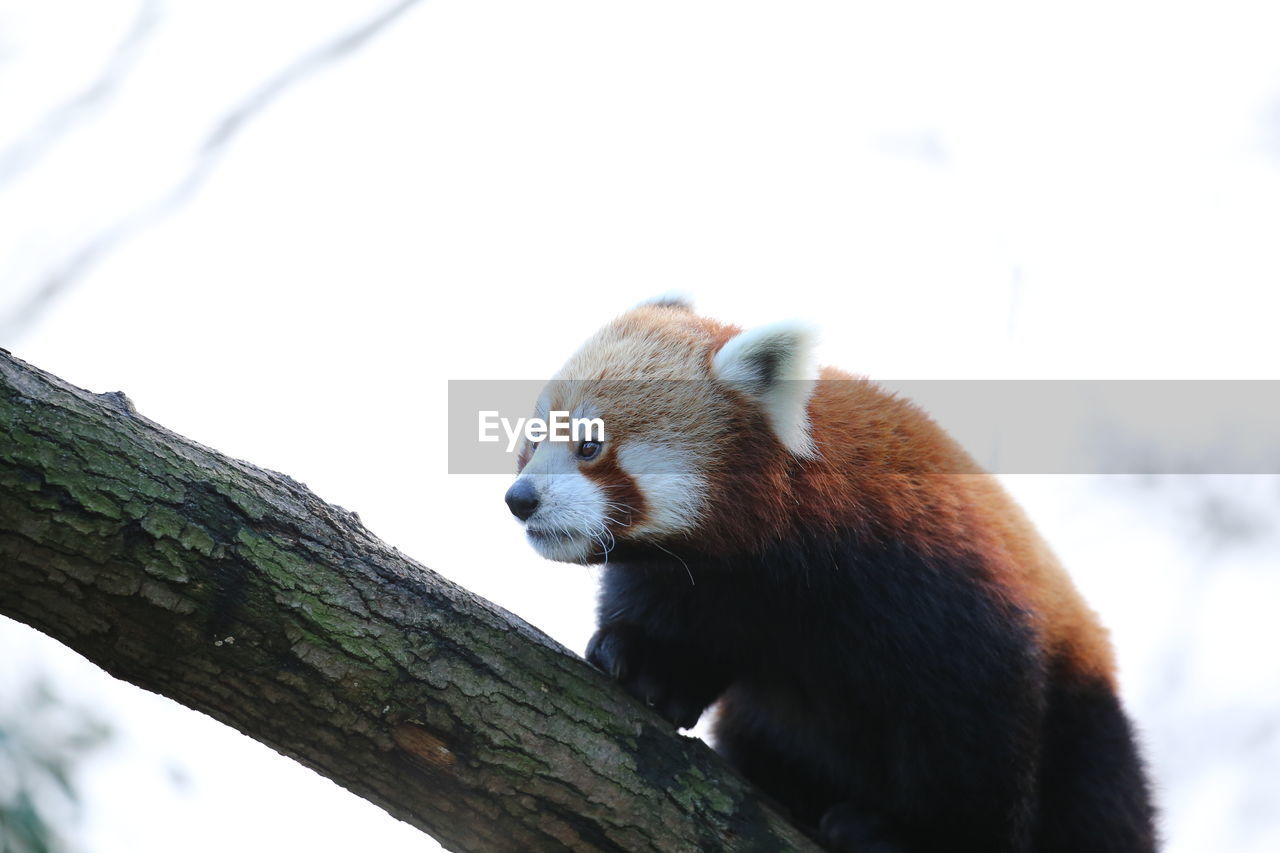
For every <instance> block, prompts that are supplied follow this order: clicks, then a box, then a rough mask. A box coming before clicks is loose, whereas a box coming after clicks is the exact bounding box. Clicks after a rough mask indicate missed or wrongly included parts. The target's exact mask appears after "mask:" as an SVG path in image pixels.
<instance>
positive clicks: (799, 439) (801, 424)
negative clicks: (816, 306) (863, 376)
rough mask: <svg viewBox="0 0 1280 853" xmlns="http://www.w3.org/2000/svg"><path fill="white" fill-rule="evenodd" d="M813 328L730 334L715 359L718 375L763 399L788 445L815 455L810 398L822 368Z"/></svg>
mask: <svg viewBox="0 0 1280 853" xmlns="http://www.w3.org/2000/svg"><path fill="white" fill-rule="evenodd" d="M813 341H814V334H813V330H812V329H810V328H809V327H808V326H806V325H803V324H801V323H792V322H788V323H773V324H771V325H768V326H760V327H759V328H755V329H748V330H747V331H745V332H742V333H741V334H739V335H737V336H735V337H733V338H730V339H729V342H728V343H726V344H725V345H724V346H723V347H721V348H720V351H719V352H718V353H716V356H715V359H714V361H712V363H711V367H712V372H713V373H714V374H715V377H716V378H717V379H719V380H720V381H721V382H724V383H725V384H727V385H731V386H733V387H734V388H737V389H738V390H739V391H741V392H743V393H744V394H747V395H748V396H750V397H753V398H755V399H756V400H758V401H759V403H760V405H761V406H762V407H763V408H764V411H765V414H766V415H767V416H768V418H769V424H770V425H771V426H772V427H773V431H774V432H775V433H777V435H778V438H779V439H781V440H782V443H783V445H785V446H786V448H787V449H788V450H790V451H791V452H792V453H794V454H795V455H796V456H816V455H817V452H818V451H817V447H816V446H815V445H814V442H813V434H812V431H811V430H810V427H809V411H808V409H809V398H810V397H811V396H812V395H813V384H814V382H815V381H816V379H817V375H816V374H817V371H816V370H815V368H814V364H813Z"/></svg>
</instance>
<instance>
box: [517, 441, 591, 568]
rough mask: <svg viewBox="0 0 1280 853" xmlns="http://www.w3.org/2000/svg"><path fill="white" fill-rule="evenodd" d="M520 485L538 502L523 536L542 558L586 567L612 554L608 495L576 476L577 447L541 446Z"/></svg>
mask: <svg viewBox="0 0 1280 853" xmlns="http://www.w3.org/2000/svg"><path fill="white" fill-rule="evenodd" d="M517 484H519V485H521V486H525V487H532V490H533V494H534V495H535V496H536V498H535V506H536V508H535V509H534V510H533V513H532V514H531V515H530V516H529V517H528V518H527V519H525V534H526V535H527V536H528V538H529V542H530V543H531V544H532V545H533V547H534V549H535V550H537V552H538V553H539V554H541V555H542V556H544V557H546V558H547V559H548V560H558V561H559V562H562V563H586V562H590V558H591V557H592V556H593V555H594V554H596V553H597V552H600V551H607V550H608V548H607V544H608V541H609V540H608V538H607V537H608V536H609V532H608V529H607V527H606V524H605V518H606V515H607V512H606V511H607V509H608V507H607V501H606V500H605V496H604V490H603V489H601V488H600V487H599V486H598V485H596V484H595V483H593V482H591V481H590V480H589V479H587V478H586V477H585V476H584V475H583V474H582V473H581V471H579V470H578V464H577V460H576V459H575V458H574V445H572V444H570V443H567V442H552V441H543V442H540V443H539V445H538V448H537V449H536V450H535V451H534V453H533V455H532V457H530V459H529V462H528V463H527V464H526V465H525V466H524V469H523V470H522V471H521V473H520V478H519V480H517ZM514 488H515V487H513V490H514ZM508 494H510V493H508Z"/></svg>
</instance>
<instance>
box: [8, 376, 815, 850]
mask: <svg viewBox="0 0 1280 853" xmlns="http://www.w3.org/2000/svg"><path fill="white" fill-rule="evenodd" d="M0 565H2V567H3V569H2V570H0V612H3V613H5V614H6V615H9V616H12V617H14V618H16V619H19V620H21V621H24V622H27V623H29V624H31V625H33V626H35V627H36V628H38V629H40V630H42V631H44V632H46V633H48V634H50V635H51V636H53V637H55V638H57V639H59V640H61V641H62V642H64V643H66V644H67V645H69V646H71V647H72V648H74V649H76V650H77V651H79V652H80V653H81V654H83V655H84V656H86V657H87V658H89V659H90V660H93V661H94V662H96V663H97V664H99V665H100V666H102V667H103V668H104V669H106V670H108V671H109V672H111V673H112V674H113V675H116V676H117V677H120V678H123V679H126V680H128V681H131V682H133V683H135V684H138V685H141V686H143V687H145V688H147V689H149V690H153V691H155V692H158V693H161V694H164V695H166V696H169V697H171V698H173V699H176V700H177V701H179V702H181V703H183V704H185V705H188V706H190V707H192V708H196V709H198V710H201V711H204V712H205V713H208V714H210V715H211V716H213V717H215V718H216V719H219V720H221V721H223V722H225V723H227V724H229V725H231V726H234V727H235V728H237V729H239V730H240V731H243V732H245V733H246V734H249V735H250V736H252V737H254V738H256V739H258V740H260V741H262V742H263V743H266V744H268V745H270V746H272V747H273V748H275V749H276V750H278V751H280V752H282V753H284V754H285V755H288V756H291V757H293V758H295V759H297V760H298V761H300V762H302V763H303V764H305V765H306V766H308V767H311V768H313V769H315V770H317V771H318V772H320V773H322V774H324V775H326V776H329V777H330V778H332V779H334V780H335V781H337V782H338V783H339V784H342V785H344V786H346V787H347V788H349V789H351V790H352V791H354V792H355V793H357V794H359V795H360V796H362V797H365V798H366V799H369V800H371V801H372V802H374V803H377V804H378V805H380V806H382V807H383V808H384V809H386V810H387V811H388V812H390V813H391V814H393V815H395V816H396V817H399V818H401V819H402V820H405V821H408V822H409V823H412V824H413V825H415V826H417V827H419V828H421V829H423V830H425V831H427V832H429V833H431V834H432V835H434V836H435V837H437V838H438V839H440V840H441V841H442V842H443V843H444V844H445V845H446V846H448V847H450V848H452V849H457V850H548V849H571V850H627V851H643V850H679V851H685V850H729V849H741V850H802V849H812V844H811V843H810V842H809V841H808V840H807V839H806V838H805V837H804V836H803V835H801V834H800V833H798V832H797V831H796V830H795V829H794V828H792V827H791V826H790V825H788V824H787V823H786V822H785V821H784V820H783V819H782V818H781V817H779V816H778V815H777V814H776V813H775V812H774V811H773V810H772V809H771V808H770V807H769V806H767V805H766V804H764V803H762V802H761V801H760V800H759V799H758V798H757V796H756V795H755V794H754V793H753V792H752V791H751V790H750V789H749V788H748V787H747V786H746V785H745V784H744V783H743V782H742V781H741V780H740V779H738V778H737V777H736V776H735V775H734V774H733V773H732V772H731V771H730V770H729V769H728V768H727V767H725V766H724V765H723V764H722V763H721V762H720V761H719V759H718V758H717V757H716V756H715V755H714V754H712V753H711V752H710V750H708V749H707V748H706V747H705V745H703V744H702V743H701V742H698V741H695V740H693V739H690V738H684V737H681V736H679V735H677V734H676V733H675V732H673V731H671V729H670V727H669V726H667V725H666V724H665V723H664V722H662V721H661V720H659V719H658V718H657V717H655V716H654V715H653V714H651V713H650V712H649V711H648V710H647V709H644V708H642V707H640V706H639V705H638V704H636V703H635V702H634V701H633V700H631V699H630V698H629V697H628V696H626V695H625V694H624V693H623V692H622V691H620V690H619V689H617V687H616V685H613V684H611V683H609V682H608V681H607V680H606V679H604V678H603V677H602V676H601V675H600V674H599V673H597V672H596V671H594V670H593V669H592V668H590V667H589V666H587V665H586V664H585V663H584V662H583V661H582V660H581V659H579V658H577V657H576V656H574V655H572V654H570V653H569V652H567V651H566V650H564V649H563V648H561V647H560V646H558V645H557V644H555V643H554V642H553V641H551V640H549V639H548V638H547V637H546V636H545V635H543V634H541V633H540V632H538V631H537V630H536V629H534V628H532V627H530V626H529V625H527V624H525V623H523V622H521V621H520V620H519V619H517V618H515V617H513V616H511V615H510V614H508V613H506V612H504V611H502V610H501V609H500V608H497V607H496V606H494V605H492V604H490V603H489V602H486V601H484V600H483V599H480V598H478V597H477V596H474V595H472V594H471V593H469V592H467V591H466V590H464V589H461V588H459V587H457V586H456V585H454V584H452V583H450V582H449V581H447V580H445V579H443V578H441V577H440V576H438V575H436V574H434V573H432V572H431V571H429V570H428V569H426V568H424V567H422V566H420V565H418V564H417V563H414V562H413V561H411V560H409V559H407V558H406V557H404V556H403V555H402V554H400V553H399V552H398V551H396V550H395V549H393V548H390V547H388V546H386V545H385V544H383V543H382V542H380V541H379V540H377V539H376V538H375V537H374V536H373V535H372V534H370V533H369V531H367V530H366V529H365V528H364V527H363V526H362V525H361V524H360V522H359V520H358V519H357V518H356V517H355V516H354V515H353V514H351V513H348V512H346V511H345V510H342V509H340V508H338V507H333V506H330V505H328V504H325V503H324V502H323V501H321V500H320V499H319V498H317V497H316V496H315V495H314V494H312V493H311V492H310V491H309V490H307V489H306V488H305V487H304V486H302V485H301V484H299V483H297V482H295V481H293V480H292V479H290V478H288V477H286V476H284V475H281V474H277V473H274V472H270V471H265V470H262V469H259V468H255V467H253V466H251V465H248V464H245V463H243V462H238V461H236V460H232V459H228V458H226V457H223V456H221V455H219V454H217V453H215V452H214V451H212V450H209V449H208V448H205V447H202V446H200V445H198V444H196V443H194V442H191V441H189V440H186V439H183V438H181V437H179V436H176V435H173V434H172V433H169V432H167V431H166V430H164V429H163V428H161V427H159V426H158V425H156V424H154V423H151V422H150V421H148V420H146V419H145V418H143V417H140V416H139V415H137V414H136V412H134V411H133V409H132V407H131V406H130V405H128V404H127V402H126V401H124V400H123V398H122V396H121V395H116V394H109V395H94V394H90V393H88V392H85V391H82V390H80V389H77V388H74V387H72V386H70V385H67V384H66V383H64V382H62V381H61V380H58V379H57V378H55V377H52V376H50V375H48V374H45V373H42V372H41V371H39V370H36V369H34V368H32V367H30V366H28V365H26V364H24V363H23V362H21V361H19V360H17V359H15V358H13V357H11V356H10V355H8V354H7V353H4V352H3V351H0Z"/></svg>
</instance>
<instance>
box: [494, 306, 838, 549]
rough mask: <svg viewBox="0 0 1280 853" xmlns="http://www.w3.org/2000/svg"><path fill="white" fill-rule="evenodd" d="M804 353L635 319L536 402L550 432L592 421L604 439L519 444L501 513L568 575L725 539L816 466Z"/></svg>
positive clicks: (795, 347) (772, 341) (661, 312)
mask: <svg viewBox="0 0 1280 853" xmlns="http://www.w3.org/2000/svg"><path fill="white" fill-rule="evenodd" d="M810 350H811V339H810V334H809V332H808V330H807V329H805V328H803V327H801V326H799V325H796V324H776V325H771V326H765V327H761V328H758V329H753V330H750V331H745V332H744V331H742V330H741V329H739V328H738V327H735V326H729V325H725V324H722V323H718V322H716V321H714V320H710V319H707V318H704V317H699V316H698V315H696V314H694V313H693V310H692V308H691V307H690V306H689V305H688V304H687V303H685V302H682V301H677V300H671V299H666V300H661V301H656V302H652V303H647V304H644V305H641V306H639V307H637V308H635V309H632V310H631V311H629V312H627V313H626V314H623V315H622V316H620V317H618V318H617V319H616V320H614V321H613V322H612V323H610V324H609V325H607V326H605V327H604V328H603V329H601V330H600V331H599V332H597V333H596V334H595V335H594V336H593V337H592V338H590V339H589V340H588V341H587V342H586V343H585V344H584V345H583V346H582V348H581V349H580V350H578V352H577V353H576V354H574V355H573V357H572V358H570V359H569V361H568V363H567V364H565V366H564V367H563V368H562V369H561V370H560V371H559V373H557V374H556V376H555V377H554V378H553V379H552V380H551V381H550V382H549V383H548V384H547V386H546V387H545V388H544V389H543V392H542V394H541V396H540V398H539V401H538V411H537V416H538V417H540V418H542V419H544V420H545V419H547V417H548V415H549V414H550V413H552V412H568V413H569V417H570V418H574V419H596V418H598V419H599V422H600V423H602V424H603V428H604V435H603V439H602V440H600V441H596V440H594V439H595V438H596V437H597V436H589V437H588V436H584V435H580V436H579V438H580V440H575V441H552V440H543V441H539V442H536V443H529V442H526V443H525V445H524V446H523V447H522V448H521V451H520V456H519V460H518V465H519V471H520V475H519V477H518V478H517V480H516V482H515V483H514V484H513V485H512V486H511V488H510V490H509V491H508V492H507V495H506V499H507V504H508V506H510V508H511V511H512V513H513V514H515V515H516V517H517V518H519V519H520V520H521V521H522V522H524V524H525V530H526V533H527V535H528V537H529V540H530V542H531V543H532V544H533V546H534V547H535V548H536V549H537V550H538V551H539V553H541V554H542V555H543V556H544V557H547V558H549V559H553V560H561V561H564V562H575V563H593V562H600V561H602V560H604V559H607V557H608V555H609V553H610V552H611V551H613V550H614V548H615V547H620V548H623V549H624V550H625V549H626V548H628V547H631V546H644V545H653V546H656V547H659V548H661V547H663V543H673V544H674V543H677V542H687V543H693V544H695V545H696V544H697V543H698V542H699V541H700V540H704V539H706V538H707V537H711V536H716V535H719V536H720V537H722V538H723V537H724V536H725V535H726V531H727V530H728V529H729V528H730V527H733V526H736V525H729V524H726V523H725V522H726V521H728V520H729V519H728V518H727V516H728V515H730V514H732V515H735V516H737V518H736V521H739V522H741V521H742V520H743V518H742V513H741V509H740V508H741V507H742V506H743V505H744V503H745V504H748V505H749V504H750V503H751V502H752V501H753V500H755V499H757V498H763V497H764V496H765V493H769V499H770V500H774V501H776V500H777V494H778V490H781V489H785V486H786V482H785V481H786V471H787V468H788V466H789V465H791V464H793V463H795V462H797V461H798V460H802V459H804V458H807V457H812V456H814V455H815V454H816V451H815V445H814V441H813V437H812V435H811V433H810V423H809V415H808V403H809V398H810V395H811V394H812V390H813V383H814V371H813V369H812V365H811V359H810ZM771 490H772V491H771ZM748 515H749V513H748ZM706 544H707V545H712V544H716V545H719V546H721V547H722V546H723V544H724V543H723V542H718V543H711V542H707V543H706Z"/></svg>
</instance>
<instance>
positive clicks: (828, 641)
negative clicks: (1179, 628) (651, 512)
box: [588, 372, 1156, 853]
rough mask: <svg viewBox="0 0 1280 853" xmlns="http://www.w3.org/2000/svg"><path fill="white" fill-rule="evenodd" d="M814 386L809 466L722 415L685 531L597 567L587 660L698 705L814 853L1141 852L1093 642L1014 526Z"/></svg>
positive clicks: (910, 441) (897, 413)
mask: <svg viewBox="0 0 1280 853" xmlns="http://www.w3.org/2000/svg"><path fill="white" fill-rule="evenodd" d="M823 378H824V379H843V380H846V381H839V382H819V383H818V386H817V390H816V391H815V393H814V396H813V399H812V401H811V403H810V414H811V419H812V429H813V435H814V438H815V440H816V442H817V444H818V450H819V453H818V455H817V456H816V457H815V458H811V459H799V458H797V457H795V456H792V455H790V454H787V453H786V452H785V451H783V449H782V448H781V447H780V446H779V445H778V443H777V441H776V440H774V439H773V438H772V437H771V436H770V435H769V433H768V427H767V425H766V424H765V423H764V422H763V421H762V420H757V421H756V422H748V423H744V424H742V425H741V426H742V429H740V430H735V431H733V432H732V433H731V436H732V437H731V438H730V439H727V440H726V441H727V445H726V446H723V447H719V448H716V450H715V452H716V453H717V454H725V455H726V456H727V457H728V458H730V459H732V460H734V461H733V462H732V463H731V464H730V465H728V466H727V467H725V468H724V470H722V471H721V473H720V474H719V479H717V480H715V481H713V482H712V483H711V489H710V491H711V504H712V506H711V509H710V512H709V513H708V518H707V520H706V521H705V522H704V523H703V524H701V525H700V526H699V528H698V529H697V530H696V531H694V532H693V533H691V534H689V535H687V536H686V537H684V538H683V539H682V540H680V541H677V542H668V543H667V544H666V545H664V546H663V548H662V549H654V548H650V547H648V546H646V545H644V544H643V543H639V542H631V543H625V544H620V545H619V546H618V549H617V551H615V552H614V553H612V554H611V555H610V559H609V562H608V564H607V566H606V568H605V573H604V579H603V587H602V594H601V599H600V612H599V621H600V626H601V630H600V632H599V633H598V634H597V636H596V638H595V639H593V641H592V645H591V647H590V649H589V650H588V657H589V658H590V659H591V660H592V661H593V662H595V663H596V664H597V665H599V666H601V667H602V668H604V669H606V670H607V671H610V672H612V673H613V674H614V675H615V676H617V677H619V678H621V679H622V680H623V681H624V683H626V684H627V685H628V687H629V689H631V690H632V692H635V693H637V695H640V696H642V697H644V698H647V699H648V700H649V701H650V702H651V703H652V704H654V705H655V706H656V707H657V709H658V710H659V711H660V712H662V713H663V714H665V715H666V716H667V717H668V718H669V719H672V720H674V721H676V722H677V723H678V724H680V725H691V724H692V723H693V722H694V721H696V720H697V718H698V715H699V713H700V712H701V711H702V710H703V709H704V708H705V707H707V706H708V705H709V704H710V703H712V702H713V701H715V700H716V699H717V698H719V699H720V704H719V710H718V716H717V720H716V724H715V740H716V745H717V749H718V750H720V751H721V752H722V753H723V754H724V755H725V756H726V758H728V760H729V761H730V762H731V763H733V764H734V765H735V766H736V767H737V768H738V769H739V770H740V771H741V772H742V773H743V774H744V775H745V776H746V777H747V778H748V779H750V780H751V781H752V782H754V783H755V784H756V785H758V786H759V787H760V788H762V789H763V790H764V791H765V792H767V793H769V794H770V795H772V796H773V797H774V798H775V799H777V800H778V801H779V802H781V803H782V804H783V805H784V806H785V807H786V808H788V809H789V810H790V812H791V814H792V816H793V817H794V819H795V820H796V821H797V822H798V823H800V824H801V825H804V826H807V827H809V828H810V829H811V830H813V831H815V832H820V833H821V837H822V838H823V839H824V840H825V841H826V842H827V843H828V844H829V845H831V846H832V847H833V848H835V849H841V850H851V851H854V850H875V851H878V853H890V852H891V851H900V852H901V853H926V851H953V853H965V851H974V853H977V852H978V851H982V853H999V851H1008V853H1030V852H1031V851H1034V852H1035V853H1056V852H1057V851H1062V852H1063V853H1066V851H1073V853H1076V851H1105V852H1106V853H1111V851H1114V853H1149V851H1153V850H1155V848H1156V840H1155V836H1154V830H1153V809H1152V806H1151V801H1150V794H1149V791H1148V787H1147V782H1146V777H1145V772H1144V769H1143V766H1142V762H1141V759H1140V756H1139V754H1138V750H1137V747H1136V744H1135V740H1134V736H1133V732H1132V730H1131V726H1130V723H1129V721H1128V718H1127V717H1126V715H1125V713H1124V711H1123V709H1122V707H1121V705H1120V702H1119V700H1118V698H1117V694H1116V686H1115V681H1114V664H1113V662H1112V661H1111V658H1110V654H1111V653H1110V647H1109V644H1108V642H1107V640H1106V636H1105V633H1104V632H1103V630H1102V629H1101V628H1100V626H1098V624H1097V622H1096V619H1095V618H1094V617H1093V615H1092V613H1090V612H1089V611H1088V610H1087V608H1085V607H1084V605H1083V603H1082V602H1081V601H1080V600H1079V598H1078V596H1077V594H1076V593H1075V591H1074V588H1073V587H1071V585H1070V583H1069V581H1066V580H1065V575H1062V573H1061V570H1060V568H1058V567H1056V564H1052V557H1051V556H1050V555H1048V554H1047V551H1045V550H1044V549H1043V547H1042V546H1041V545H1039V544H1037V543H1038V542H1039V540H1038V537H1036V535H1035V534H1034V532H1030V531H1029V530H1023V529H1022V528H1023V527H1029V523H1028V522H1026V521H1025V519H1024V517H1023V516H1022V515H1021V513H1020V511H1019V510H1017V508H1016V507H1014V506H1013V505H1012V503H1011V501H1009V499H1008V498H1007V497H1005V496H1004V493H1003V491H1001V490H1000V489H999V487H998V485H995V484H994V481H992V480H990V479H989V478H988V477H987V476H986V475H983V474H980V473H976V468H975V467H974V465H973V463H972V461H971V460H970V459H969V458H968V456H967V455H965V454H964V452H963V451H962V450H961V449H960V448H959V447H958V445H956V444H955V443H954V442H953V441H952V440H951V439H950V438H949V437H948V436H946V434H945V433H943V432H942V430H941V429H940V428H939V427H937V426H936V425H935V424H933V422H932V421H931V420H929V419H928V418H927V417H926V416H925V415H923V413H921V412H919V410H917V409H916V408H915V407H914V406H911V405H910V404H908V403H906V402H904V401H901V400H898V399H896V398H893V397H890V396H889V395H887V394H885V393H884V392H882V391H880V390H879V389H877V388H875V386H873V385H871V384H870V383H865V382H860V381H854V380H851V379H849V378H848V377H844V376H843V375H842V374H838V373H835V372H827V373H825V374H824V377H823ZM597 476H604V475H597ZM1046 561H1048V562H1046Z"/></svg>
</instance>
